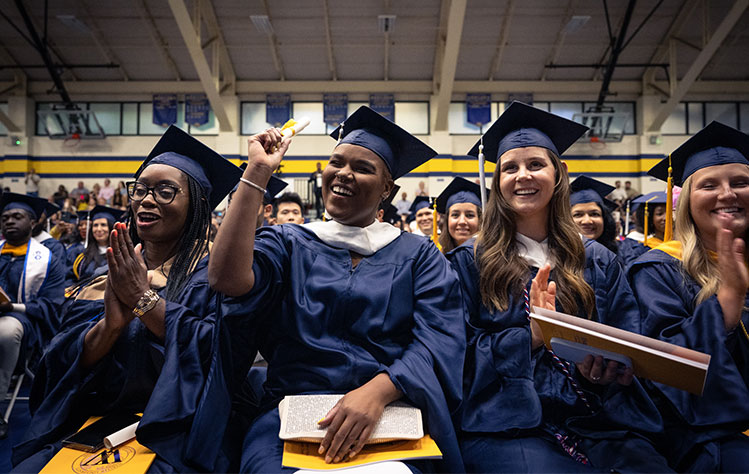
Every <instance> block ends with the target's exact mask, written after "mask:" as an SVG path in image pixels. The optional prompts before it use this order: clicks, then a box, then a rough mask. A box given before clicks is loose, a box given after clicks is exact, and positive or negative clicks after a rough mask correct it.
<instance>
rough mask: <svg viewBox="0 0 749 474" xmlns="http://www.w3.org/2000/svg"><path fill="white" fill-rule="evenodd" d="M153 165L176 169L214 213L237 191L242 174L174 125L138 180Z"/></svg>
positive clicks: (144, 164) (155, 150)
mask: <svg viewBox="0 0 749 474" xmlns="http://www.w3.org/2000/svg"><path fill="white" fill-rule="evenodd" d="M151 164H164V165H169V166H173V167H175V168H177V169H179V170H181V171H183V172H184V173H186V174H188V175H189V176H190V177H192V178H193V179H194V180H195V181H197V182H198V184H199V185H200V187H201V188H203V192H205V194H206V196H207V197H208V201H209V203H210V206H211V209H214V208H215V207H216V206H218V205H219V203H220V202H221V201H222V200H223V199H224V197H226V195H227V194H229V192H230V191H231V190H232V188H234V185H235V184H237V182H239V178H240V177H241V176H242V170H240V169H239V168H238V167H236V166H234V165H233V164H232V163H231V162H230V161H229V160H227V159H226V158H224V157H223V156H221V155H219V154H218V153H216V152H215V151H213V150H211V149H210V148H208V147H207V146H205V145H204V144H203V143H201V142H200V141H199V140H197V139H196V138H193V137H192V136H190V134H188V133H187V132H184V131H183V130H181V129H180V128H179V127H175V126H174V125H171V126H170V127H169V128H168V129H167V130H166V132H164V135H162V136H161V138H160V139H159V141H158V142H157V143H156V146H155V147H153V150H151V153H149V154H148V156H147V157H146V159H145V161H144V162H143V164H142V165H140V168H138V171H137V172H136V173H135V176H136V177H137V176H140V173H141V172H142V171H143V169H144V168H145V167H146V166H148V165H151Z"/></svg>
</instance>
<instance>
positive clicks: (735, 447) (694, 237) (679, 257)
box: [629, 122, 749, 472]
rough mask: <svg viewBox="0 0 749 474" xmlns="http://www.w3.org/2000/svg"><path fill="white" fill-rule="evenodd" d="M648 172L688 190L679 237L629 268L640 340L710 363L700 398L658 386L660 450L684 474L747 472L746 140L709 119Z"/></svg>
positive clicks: (748, 175) (680, 216)
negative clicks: (639, 321) (697, 355)
mask: <svg viewBox="0 0 749 474" xmlns="http://www.w3.org/2000/svg"><path fill="white" fill-rule="evenodd" d="M669 168H671V170H669ZM649 173H650V174H651V175H652V176H655V177H656V178H658V179H661V180H664V181H671V180H673V185H676V186H681V187H682V190H681V194H680V195H679V203H678V206H677V209H676V228H675V233H674V237H675V240H673V241H670V242H668V241H667V242H665V243H663V244H662V245H660V246H658V247H656V248H655V250H651V251H650V252H648V253H646V254H644V255H642V256H640V257H639V259H637V260H636V261H635V262H634V264H633V265H632V267H631V268H630V270H629V277H630V279H631V281H632V288H633V289H634V291H635V294H636V296H637V299H638V301H639V303H640V310H641V313H642V331H643V334H645V335H646V336H649V337H653V338H658V339H661V340H663V341H666V342H670V343H672V344H677V345H680V346H683V347H687V348H689V349H694V350H696V351H700V352H704V353H706V354H710V356H711V360H710V367H709V370H708V373H707V380H706V382H705V390H704V393H703V394H702V396H698V395H692V394H690V393H688V392H685V391H682V390H677V389H675V388H672V387H668V386H665V385H661V384H653V398H654V400H655V401H656V402H657V404H658V406H659V408H660V409H661V412H662V413H663V417H664V422H665V425H666V430H665V435H664V436H663V446H662V450H663V452H664V453H666V454H667V456H668V458H669V461H670V462H671V463H672V467H673V468H674V469H676V470H677V471H680V472H747V471H749V437H747V436H745V435H744V434H742V432H743V431H745V430H747V428H749V334H748V333H747V327H748V326H749V312H747V310H746V308H747V307H749V298H748V296H749V294H747V287H748V286H749V273H748V272H747V266H746V265H747V259H746V239H747V232H748V231H749V136H747V135H746V134H744V133H742V132H739V131H738V130H735V129H733V128H731V127H728V126H726V125H723V124H721V123H718V122H712V123H711V124H709V125H708V126H707V127H705V128H704V129H703V130H701V131H700V132H699V133H697V134H695V135H694V136H693V137H692V138H690V139H689V140H687V141H686V142H685V143H684V144H683V145H682V146H680V147H679V148H677V149H676V150H675V151H674V152H673V153H672V154H671V156H670V157H669V158H666V159H665V160H663V161H661V162H660V163H658V164H657V165H656V166H655V167H653V168H652V169H651V170H650V171H649ZM666 205H667V207H669V212H668V213H670V206H668V202H666ZM668 213H667V214H668ZM666 233H667V234H668V233H669V229H668V228H667V230H666ZM666 240H668V235H667V236H666Z"/></svg>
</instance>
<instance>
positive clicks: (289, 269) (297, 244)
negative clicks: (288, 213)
mask: <svg viewBox="0 0 749 474" xmlns="http://www.w3.org/2000/svg"><path fill="white" fill-rule="evenodd" d="M253 269H254V274H255V285H254V287H253V289H252V290H251V291H250V292H249V293H248V295H246V296H244V297H240V298H232V299H228V298H227V300H226V302H225V304H224V306H223V309H222V311H223V312H224V316H223V318H224V319H226V320H230V319H232V318H237V317H243V318H244V319H254V320H256V321H264V323H262V324H263V329H262V331H261V333H260V334H261V336H260V337H259V338H258V339H259V340H260V341H261V342H260V352H261V353H262V355H263V356H264V357H265V359H266V360H267V361H268V372H267V379H266V382H265V384H264V389H265V397H264V399H265V400H264V401H265V407H266V408H265V410H264V411H265V412H266V414H268V413H271V415H270V416H272V412H268V410H269V409H270V408H275V405H276V404H277V402H278V401H279V400H280V399H281V398H282V397H283V396H285V395H291V394H302V393H345V392H348V391H350V390H353V389H356V388H358V387H360V386H362V385H364V384H365V383H366V382H368V381H369V380H370V379H372V378H373V377H374V376H375V375H377V374H378V373H386V374H388V375H389V377H390V380H391V381H392V382H393V384H394V385H395V386H396V388H398V389H399V390H400V391H402V392H403V398H404V400H406V401H408V402H410V403H412V404H413V405H415V406H417V407H419V408H421V410H422V413H423V414H424V418H425V420H426V427H427V432H428V433H429V434H430V435H431V436H432V437H433V438H434V439H435V441H436V442H437V444H438V445H439V447H440V449H441V450H442V453H443V461H442V464H441V466H442V467H441V470H445V471H453V472H460V471H462V470H463V465H462V461H461V458H460V452H459V448H458V445H457V440H456V437H455V432H454V430H453V425H452V421H451V414H453V413H454V412H455V411H456V409H457V408H458V405H459V403H460V399H461V377H462V375H461V374H462V368H463V355H464V351H465V336H464V327H463V321H462V318H463V314H462V304H461V295H460V286H459V283H458V280H457V277H456V275H455V273H454V272H453V271H452V269H451V268H450V265H449V263H448V262H447V260H446V259H445V258H444V256H442V254H440V252H439V251H438V250H437V248H436V247H435V246H434V245H433V244H432V243H431V242H429V241H428V240H426V239H423V238H419V237H416V236H413V235H411V234H408V233H402V234H401V235H400V236H399V237H397V238H396V239H395V240H394V241H392V242H391V243H390V244H388V245H387V246H385V247H384V248H382V249H380V250H379V251H377V252H376V253H375V254H373V255H371V256H369V257H364V258H362V259H361V261H360V262H359V264H358V265H357V266H356V267H355V268H352V263H351V256H350V254H349V251H348V250H342V249H336V248H333V247H330V246H328V245H327V244H325V243H323V242H322V241H320V240H319V239H318V238H317V236H316V235H315V234H314V233H312V232H311V231H309V230H308V229H306V228H305V227H303V226H298V225H282V226H274V227H267V228H261V229H260V230H259V231H258V234H257V237H256V242H255V257H254V265H253ZM263 417H264V415H261V417H260V419H262V418H263ZM276 420H277V417H276ZM265 434H266V435H265V436H263V437H260V438H253V439H249V438H248V443H249V445H251V446H246V447H245V451H244V453H243V457H244V458H245V460H246V459H247V458H248V456H249V457H251V455H252V452H261V451H264V452H268V453H269V452H274V451H277V447H278V446H280V444H281V441H280V440H279V439H278V430H275V432H273V431H267V430H266V431H265ZM250 451H252V452H250ZM273 463H274V464H273V465H268V466H264V468H265V467H267V468H268V469H273V470H280V469H281V465H280V456H278V457H275V458H274V460H273ZM245 464H246V463H245ZM252 467H253V466H246V465H245V466H243V469H245V468H252ZM254 467H257V466H254Z"/></svg>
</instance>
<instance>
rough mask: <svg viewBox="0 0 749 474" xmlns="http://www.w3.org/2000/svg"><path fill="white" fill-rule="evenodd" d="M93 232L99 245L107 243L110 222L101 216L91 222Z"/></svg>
mask: <svg viewBox="0 0 749 474" xmlns="http://www.w3.org/2000/svg"><path fill="white" fill-rule="evenodd" d="M91 233H92V234H93V236H94V240H95V241H96V243H97V244H98V245H99V246H104V245H107V241H108V240H109V222H108V221H107V220H106V219H105V218H103V217H101V218H99V219H95V220H94V221H93V222H91Z"/></svg>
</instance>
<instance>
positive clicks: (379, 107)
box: [369, 94, 395, 122]
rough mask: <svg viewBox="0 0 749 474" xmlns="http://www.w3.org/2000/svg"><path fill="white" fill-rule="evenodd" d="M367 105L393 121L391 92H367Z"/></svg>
mask: <svg viewBox="0 0 749 474" xmlns="http://www.w3.org/2000/svg"><path fill="white" fill-rule="evenodd" d="M369 107H370V108H371V109H372V110H374V111H375V112H377V113H378V114H380V115H382V116H383V117H385V118H386V119H388V120H390V121H391V122H395V99H394V98H393V94H369Z"/></svg>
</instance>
